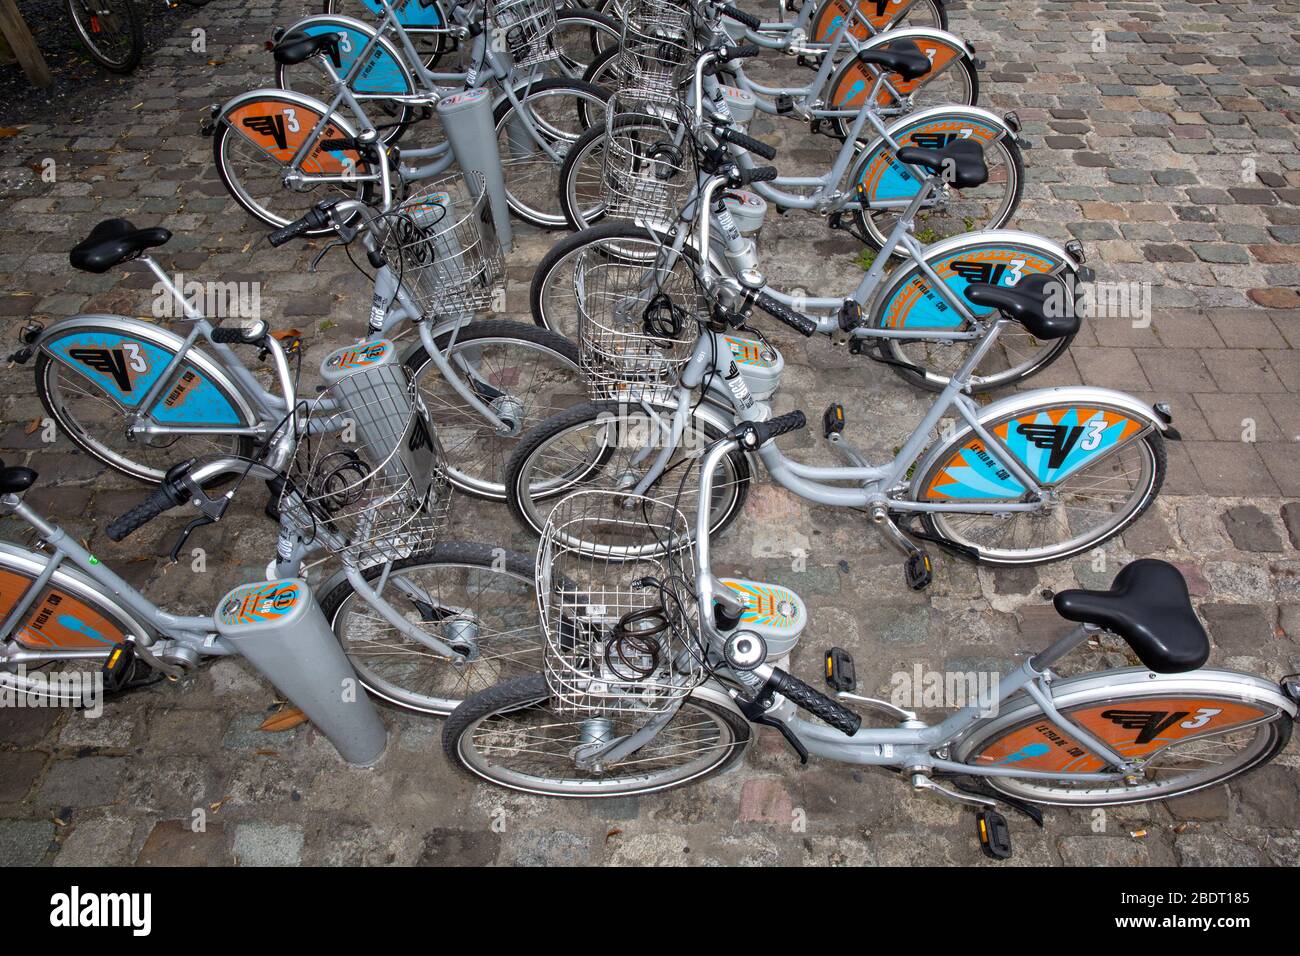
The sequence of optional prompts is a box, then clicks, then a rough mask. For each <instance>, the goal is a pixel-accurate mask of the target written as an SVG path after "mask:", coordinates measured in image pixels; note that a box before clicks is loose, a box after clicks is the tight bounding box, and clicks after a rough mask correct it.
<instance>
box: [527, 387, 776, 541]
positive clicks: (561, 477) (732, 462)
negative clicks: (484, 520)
mask: <svg viewBox="0 0 1300 956" xmlns="http://www.w3.org/2000/svg"><path fill="white" fill-rule="evenodd" d="M672 418H673V409H672V408H671V407H666V406H653V407H643V406H635V405H621V404H619V403H617V402H588V403H585V404H582V405H578V406H576V407H574V408H571V409H569V410H568V411H565V412H561V413H560V414H558V415H555V416H552V417H551V418H549V419H547V420H546V421H545V422H543V423H542V424H540V425H538V426H537V427H536V428H534V429H533V430H532V431H531V432H529V433H528V434H527V435H524V436H523V438H521V439H520V440H519V444H518V447H517V448H516V449H515V453H514V454H513V455H512V456H511V458H510V461H509V463H508V464H507V465H506V493H507V497H506V503H507V504H508V505H509V506H510V513H511V514H512V515H514V517H515V520H517V521H518V522H519V523H520V524H521V525H522V526H523V527H525V528H527V529H529V530H531V531H532V533H533V534H537V535H540V534H541V532H542V528H543V527H544V526H545V524H546V518H547V516H548V515H549V514H550V512H551V509H552V508H553V507H554V506H555V505H556V504H557V503H558V502H559V501H560V500H561V499H562V498H563V496H564V495H567V494H569V493H570V492H573V491H592V490H598V491H627V492H629V493H631V492H632V490H633V489H635V488H636V487H637V486H638V485H639V484H640V482H641V481H642V479H643V478H644V477H645V476H646V475H647V474H648V473H649V471H650V469H651V468H652V466H653V465H654V464H655V462H656V460H657V458H658V456H659V453H660V451H661V450H662V448H663V445H664V442H666V441H668V439H669V429H670V426H671V424H672ZM721 437H722V429H720V428H719V427H718V426H717V425H715V424H714V423H713V422H711V421H709V420H708V419H706V418H704V417H703V416H702V415H700V414H699V413H697V412H692V413H691V414H690V415H688V416H687V419H686V425H685V428H684V431H683V434H682V437H681V440H680V441H679V442H678V444H677V447H675V448H673V450H672V452H671V454H670V455H669V456H668V459H667V462H666V464H665V465H664V468H663V470H662V471H661V472H660V473H659V475H658V477H657V478H656V479H655V480H654V481H653V482H652V483H651V484H650V485H649V487H648V488H647V489H646V490H645V491H644V492H641V494H643V495H644V496H645V497H648V498H654V499H657V500H660V501H668V502H671V503H672V504H673V505H674V506H675V507H677V508H679V509H680V510H681V511H683V512H684V513H686V514H696V513H697V509H698V507H699V476H698V474H695V473H692V471H691V469H692V468H693V467H694V462H695V458H696V455H697V453H698V451H699V450H700V449H702V448H705V447H707V446H708V445H710V444H712V443H713V442H715V441H717V440H718V439H719V438H721ZM719 468H720V473H719V474H718V475H717V476H716V478H715V481H714V485H713V499H712V501H711V502H710V532H711V533H714V534H716V533H719V532H721V531H722V530H723V529H724V528H726V527H727V526H728V525H729V524H730V523H731V522H732V521H734V520H735V519H736V516H737V515H739V514H740V511H741V509H742V508H743V507H744V506H745V498H746V497H747V496H748V494H749V482H750V479H751V477H752V472H751V470H750V467H749V461H748V459H746V458H745V456H744V455H743V454H741V453H739V452H733V453H732V454H730V455H728V456H727V457H726V458H724V459H723V460H722V464H721V465H720V466H719ZM693 532H694V525H692V533H693ZM573 547H575V548H579V549H582V550H588V549H590V550H592V551H597V550H600V549H601V548H605V549H608V544H602V543H601V542H596V541H581V542H578V541H575V542H574V543H573ZM662 550H663V549H662V548H660V547H656V546H646V547H642V548H629V549H628V550H627V552H626V554H625V555H623V556H625V557H628V558H632V557H645V556H649V555H652V554H656V553H662Z"/></svg>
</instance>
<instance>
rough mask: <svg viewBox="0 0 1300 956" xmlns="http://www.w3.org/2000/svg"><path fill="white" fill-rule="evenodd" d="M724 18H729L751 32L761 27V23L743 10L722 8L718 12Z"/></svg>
mask: <svg viewBox="0 0 1300 956" xmlns="http://www.w3.org/2000/svg"><path fill="white" fill-rule="evenodd" d="M719 12H720V13H721V14H722V15H723V16H724V17H731V19H733V20H735V21H736V22H737V23H743V24H744V25H745V26H747V27H749V28H750V29H751V30H757V29H758V28H759V27H761V26H762V25H763V21H762V20H760V19H759V18H758V17H756V16H754V15H753V14H752V13H746V12H745V11H743V10H737V9H736V8H735V7H723V8H722V9H721V10H720V11H719Z"/></svg>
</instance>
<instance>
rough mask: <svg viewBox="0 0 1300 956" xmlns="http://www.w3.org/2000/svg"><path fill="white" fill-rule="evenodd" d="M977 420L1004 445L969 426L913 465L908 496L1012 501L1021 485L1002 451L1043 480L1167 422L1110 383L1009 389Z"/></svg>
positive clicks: (1073, 469)
mask: <svg viewBox="0 0 1300 956" xmlns="http://www.w3.org/2000/svg"><path fill="white" fill-rule="evenodd" d="M979 422H980V425H981V426H982V427H983V428H984V429H985V430H986V431H988V432H990V433H992V434H993V435H994V436H996V437H997V438H998V439H999V440H1000V441H1001V442H1002V444H1003V445H1004V446H1005V448H996V449H994V448H991V447H989V446H988V444H987V443H986V442H985V441H984V440H983V439H982V438H980V437H979V436H978V435H976V434H975V432H974V430H973V429H972V428H970V427H969V426H966V427H965V428H962V429H960V430H959V431H958V432H957V433H956V434H954V435H953V437H952V438H950V439H949V440H947V441H944V442H938V443H936V444H935V446H933V447H932V448H931V449H930V451H929V452H927V453H926V455H925V456H924V458H923V459H922V462H921V464H920V466H919V467H918V468H917V469H916V470H915V471H914V472H913V475H914V479H913V484H912V487H911V489H910V496H911V498H912V500H914V501H1016V500H1019V499H1020V498H1021V497H1022V496H1023V495H1024V494H1025V491H1026V489H1025V488H1024V487H1023V486H1022V485H1021V483H1020V481H1019V480H1018V479H1017V478H1016V476H1015V474H1013V473H1012V472H1011V470H1010V469H1009V468H1007V466H1006V463H1005V462H1004V461H1003V460H1002V457H1003V456H1005V455H1006V454H1007V453H1008V452H1009V453H1010V454H1012V455H1015V457H1016V460H1017V461H1018V463H1019V464H1020V465H1021V466H1022V467H1023V468H1024V469H1025V470H1026V471H1027V472H1028V473H1029V474H1030V475H1031V476H1032V477H1033V478H1034V480H1035V481H1036V482H1038V483H1039V484H1041V485H1044V486H1050V485H1052V484H1055V483H1056V482H1059V481H1061V480H1063V479H1065V478H1067V477H1068V476H1069V475H1071V474H1073V473H1074V472H1076V471H1078V470H1079V469H1080V468H1083V467H1084V466H1085V465H1089V464H1091V463H1092V462H1094V461H1096V460H1098V459H1099V458H1102V457H1104V456H1106V455H1107V454H1110V453H1111V452H1113V451H1115V450H1116V449H1118V448H1120V447H1122V446H1124V445H1126V444H1128V443H1129V442H1132V441H1134V440H1136V439H1138V438H1140V437H1141V436H1142V435H1144V434H1146V433H1147V432H1148V431H1150V430H1151V429H1153V428H1154V429H1156V430H1157V431H1161V432H1163V431H1164V430H1165V429H1166V428H1167V427H1168V426H1167V425H1165V423H1164V421H1163V419H1161V417H1160V415H1159V414H1157V412H1156V411H1155V409H1153V408H1152V407H1151V406H1150V405H1148V404H1147V403H1146V402H1143V401H1141V400H1140V399H1137V398H1134V397H1133V396H1132V395H1126V394H1125V393H1123V392H1118V391H1115V390H1114V389H1109V388H1093V387H1091V386H1084V385H1069V386H1062V387H1059V388H1043V389H1036V390H1034V391H1032V392H1023V393H1021V394H1018V395H1011V396H1008V397H1007V398H1004V399H1002V400H1001V401H998V402H994V403H993V404H991V405H988V406H987V407H985V408H984V409H982V410H981V413H980V417H979Z"/></svg>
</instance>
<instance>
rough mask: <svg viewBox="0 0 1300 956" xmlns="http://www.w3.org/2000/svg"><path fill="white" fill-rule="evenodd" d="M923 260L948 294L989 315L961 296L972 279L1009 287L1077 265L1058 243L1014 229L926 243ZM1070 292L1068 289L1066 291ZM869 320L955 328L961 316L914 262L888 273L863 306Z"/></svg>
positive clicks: (894, 326)
mask: <svg viewBox="0 0 1300 956" xmlns="http://www.w3.org/2000/svg"><path fill="white" fill-rule="evenodd" d="M925 261H926V263H927V264H928V265H929V266H930V268H931V269H933V270H934V272H935V273H936V274H937V275H938V276H939V278H940V279H942V280H943V283H944V285H945V286H946V287H947V288H948V291H949V293H950V294H951V295H952V297H953V298H955V299H957V300H958V301H959V302H961V303H962V304H963V305H965V306H966V308H967V309H968V310H969V311H970V312H971V314H973V315H974V316H976V317H977V318H985V317H989V316H992V314H993V312H994V310H993V309H991V308H986V309H981V308H980V307H979V306H977V305H975V304H974V303H973V302H970V301H969V300H967V299H966V297H965V295H964V294H963V293H964V291H965V289H966V286H967V285H969V284H971V283H973V282H988V283H992V284H993V285H1003V286H1014V285H1015V284H1016V283H1017V282H1019V281H1020V279H1021V278H1023V277H1024V276H1027V275H1036V274H1039V273H1047V274H1049V275H1056V274H1059V273H1062V272H1067V273H1077V272H1078V271H1079V268H1080V263H1078V262H1077V261H1075V259H1074V257H1072V256H1071V255H1070V253H1069V252H1067V251H1066V249H1065V247H1064V246H1062V245H1061V244H1060V243H1057V242H1054V241H1052V240H1051V239H1047V238H1045V237H1043V236H1036V235H1034V234H1033V233H1028V232H1021V231H1019V230H1017V229H990V230H987V231H984V232H972V233H965V234H963V235H960V236H953V237H952V238H951V239H945V240H943V241H942V242H936V243H935V244H934V245H931V246H927V247H926V249H925ZM1070 291H1071V292H1073V289H1072V288H1071V290H1070ZM867 315H868V316H870V323H871V325H873V326H874V327H876V328H885V329H956V328H959V327H960V326H961V325H962V322H963V321H964V319H963V317H962V316H961V315H960V314H958V312H957V310H956V309H954V308H953V307H952V305H951V304H949V303H948V302H947V301H946V300H945V299H944V298H943V297H942V296H940V295H939V294H938V293H937V292H935V290H934V286H933V283H932V282H931V280H930V278H929V277H928V276H926V275H925V274H924V273H923V272H921V269H920V267H919V266H918V265H917V264H916V263H915V262H907V263H905V264H903V265H902V266H899V267H898V268H896V269H894V270H893V271H892V272H890V273H889V274H888V277H887V279H886V281H884V282H882V283H881V285H880V289H879V291H878V292H877V293H876V295H875V296H874V297H873V298H872V299H871V302H870V305H869V306H868V307H867Z"/></svg>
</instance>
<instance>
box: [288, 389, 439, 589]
mask: <svg viewBox="0 0 1300 956" xmlns="http://www.w3.org/2000/svg"><path fill="white" fill-rule="evenodd" d="M303 404H304V405H305V406H306V407H305V408H302V407H301V406H300V415H299V423H298V428H299V430H300V437H299V441H298V448H297V451H296V453H295V457H294V461H293V462H292V464H291V466H290V468H289V469H288V470H287V480H286V481H285V483H284V488H283V490H282V492H281V494H280V513H281V515H283V516H285V517H287V518H288V519H289V520H290V521H291V522H292V523H293V524H294V525H295V526H296V527H297V528H298V530H299V531H300V532H301V533H302V535H303V537H304V538H305V539H306V540H308V541H310V542H313V543H317V544H321V545H323V546H324V547H326V548H328V549H329V550H331V551H333V552H335V553H336V554H338V555H340V556H341V557H343V558H344V560H346V561H349V562H352V563H355V564H359V565H366V564H371V563H373V562H376V561H384V560H394V559H397V558H404V557H408V556H410V555H412V554H417V553H420V552H422V551H426V550H428V549H429V548H430V547H432V546H433V545H434V543H435V542H436V541H437V540H438V537H439V536H440V535H441V533H442V532H443V531H444V530H445V529H446V526H447V522H448V520H449V518H450V513H451V483H450V482H449V481H448V479H447V469H446V461H445V458H444V455H443V451H442V446H441V444H440V443H439V441H438V436H437V433H436V432H435V431H434V428H433V426H432V424H431V423H430V422H429V420H428V417H427V416H426V415H425V413H424V407H423V404H422V402H421V400H420V397H419V392H418V391H417V389H416V385H415V380H414V379H413V378H412V377H411V375H410V373H409V372H407V370H406V369H405V368H404V367H403V366H402V365H398V364H386V365H378V366H375V367H373V368H368V369H362V370H360V371H357V372H353V373H351V374H350V375H347V376H346V377H344V378H341V379H339V380H338V381H336V382H335V383H334V384H332V385H331V386H329V387H328V388H327V389H326V390H325V391H324V392H322V393H321V394H320V395H319V396H318V397H317V398H316V399H315V400H314V401H312V402H309V403H303Z"/></svg>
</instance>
